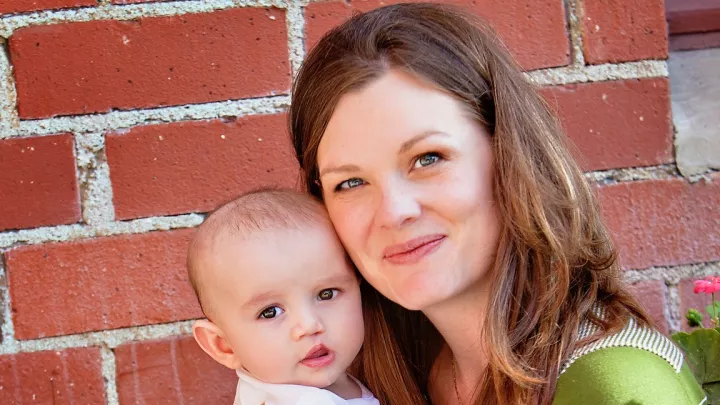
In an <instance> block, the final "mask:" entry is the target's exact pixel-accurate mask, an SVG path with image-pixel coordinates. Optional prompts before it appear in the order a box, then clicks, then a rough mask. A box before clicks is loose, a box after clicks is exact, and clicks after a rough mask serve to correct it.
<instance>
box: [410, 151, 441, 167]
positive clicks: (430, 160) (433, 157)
mask: <svg viewBox="0 0 720 405" xmlns="http://www.w3.org/2000/svg"><path fill="white" fill-rule="evenodd" d="M439 160H440V155H439V154H437V153H434V152H431V153H425V154H423V155H420V156H418V157H417V159H415V164H414V165H413V169H419V168H421V167H427V166H430V165H432V164H434V163H437V162H438V161H439Z"/></svg>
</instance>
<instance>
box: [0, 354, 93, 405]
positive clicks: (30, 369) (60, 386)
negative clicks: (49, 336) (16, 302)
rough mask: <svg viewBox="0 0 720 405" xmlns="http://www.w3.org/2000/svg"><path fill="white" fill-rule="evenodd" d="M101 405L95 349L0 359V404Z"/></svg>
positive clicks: (17, 355)
mask: <svg viewBox="0 0 720 405" xmlns="http://www.w3.org/2000/svg"><path fill="white" fill-rule="evenodd" d="M104 403H105V388H104V386H103V378H102V374H101V368H100V350H99V349H97V348H80V349H67V350H63V351H60V352H55V351H46V352H35V353H18V354H10V355H4V356H0V404H8V405H10V404H14V405H24V404H53V405H97V404H104Z"/></svg>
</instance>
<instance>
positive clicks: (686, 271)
mask: <svg viewBox="0 0 720 405" xmlns="http://www.w3.org/2000/svg"><path fill="white" fill-rule="evenodd" d="M717 274H720V261H714V262H706V263H693V264H684V265H678V266H653V267H650V268H647V269H643V270H625V271H623V279H624V280H625V282H627V283H630V284H633V283H638V282H641V281H659V280H662V281H665V282H666V284H668V285H677V284H678V283H679V282H680V281H681V280H687V279H692V278H703V277H707V276H713V275H717Z"/></svg>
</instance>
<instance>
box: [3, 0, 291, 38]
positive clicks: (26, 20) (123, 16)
mask: <svg viewBox="0 0 720 405" xmlns="http://www.w3.org/2000/svg"><path fill="white" fill-rule="evenodd" d="M284 5H285V2H284V1H282V0H197V1H172V2H163V3H142V4H127V5H112V4H103V5H100V6H98V7H87V8H78V9H69V10H67V9H66V10H48V11H38V12H33V13H24V14H19V15H9V16H5V17H2V18H0V36H1V37H4V38H8V37H10V36H11V35H12V33H13V32H14V31H15V30H17V29H20V28H24V27H29V26H33V25H48V24H59V23H66V22H81V21H93V20H133V19H137V18H143V17H161V16H175V15H183V14H195V13H208V12H212V11H217V10H225V9H229V8H237V7H278V8H283V7H284Z"/></svg>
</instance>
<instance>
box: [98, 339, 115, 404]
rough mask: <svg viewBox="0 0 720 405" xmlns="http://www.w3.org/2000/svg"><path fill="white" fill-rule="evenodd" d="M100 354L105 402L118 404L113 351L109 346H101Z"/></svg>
mask: <svg viewBox="0 0 720 405" xmlns="http://www.w3.org/2000/svg"><path fill="white" fill-rule="evenodd" d="M100 356H101V363H100V364H101V371H102V376H103V380H105V381H104V382H105V401H106V402H105V404H106V405H119V403H120V401H119V400H118V390H117V366H116V364H115V353H113V351H112V349H110V348H109V347H107V346H103V347H101V348H100Z"/></svg>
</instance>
